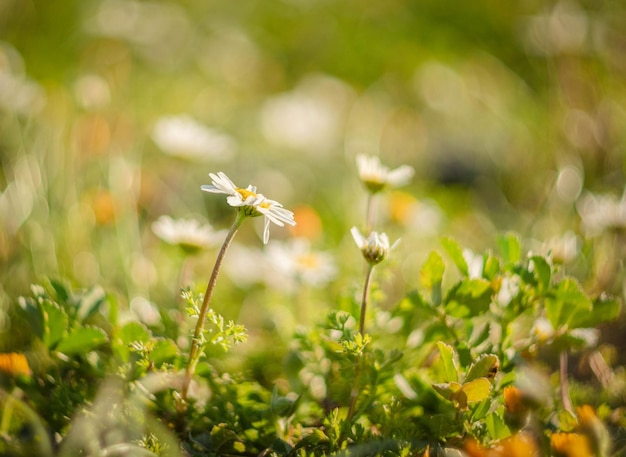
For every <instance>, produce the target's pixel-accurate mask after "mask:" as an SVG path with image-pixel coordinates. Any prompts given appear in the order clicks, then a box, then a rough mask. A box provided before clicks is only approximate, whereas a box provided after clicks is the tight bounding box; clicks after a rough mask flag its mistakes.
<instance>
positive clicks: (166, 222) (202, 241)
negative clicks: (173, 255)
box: [152, 216, 226, 253]
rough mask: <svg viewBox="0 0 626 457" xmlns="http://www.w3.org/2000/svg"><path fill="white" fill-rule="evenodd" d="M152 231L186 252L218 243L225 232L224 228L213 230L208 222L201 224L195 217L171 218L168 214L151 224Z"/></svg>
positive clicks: (196, 250)
mask: <svg viewBox="0 0 626 457" xmlns="http://www.w3.org/2000/svg"><path fill="white" fill-rule="evenodd" d="M152 231H153V232H154V233H155V235H157V236H158V237H159V238H161V239H162V240H163V241H165V242H166V243H169V244H173V245H177V246H180V247H181V248H182V249H183V250H184V251H185V252H188V253H194V252H198V251H200V250H202V249H207V248H209V247H212V246H214V245H216V244H218V243H220V242H221V241H222V239H223V238H224V236H225V233H226V231H225V230H219V231H215V230H214V229H213V227H211V225H210V224H204V225H201V224H200V223H199V222H198V221H197V220H195V219H172V218H171V217H170V216H161V217H159V219H157V220H156V221H155V222H154V223H153V224H152Z"/></svg>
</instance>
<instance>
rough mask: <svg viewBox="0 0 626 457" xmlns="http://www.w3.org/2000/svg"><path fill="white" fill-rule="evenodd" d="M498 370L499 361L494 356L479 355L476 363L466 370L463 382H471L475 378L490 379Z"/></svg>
mask: <svg viewBox="0 0 626 457" xmlns="http://www.w3.org/2000/svg"><path fill="white" fill-rule="evenodd" d="M499 369H500V360H499V359H498V356H497V355H495V354H484V355H481V356H480V357H479V358H478V359H477V360H476V362H474V363H472V365H471V366H470V367H469V369H468V370H467V374H466V375H465V382H469V381H473V380H474V379H477V378H489V379H492V378H493V377H494V376H495V375H496V373H497V372H498V370H499Z"/></svg>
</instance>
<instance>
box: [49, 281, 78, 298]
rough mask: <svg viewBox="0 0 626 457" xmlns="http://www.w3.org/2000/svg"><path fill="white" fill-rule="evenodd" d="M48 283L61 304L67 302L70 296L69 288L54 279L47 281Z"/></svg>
mask: <svg viewBox="0 0 626 457" xmlns="http://www.w3.org/2000/svg"><path fill="white" fill-rule="evenodd" d="M49 281H50V285H51V286H52V288H53V289H54V292H55V293H56V296H57V297H58V299H59V300H60V301H62V302H67V301H68V300H69V299H70V297H71V296H72V293H71V291H70V288H69V286H67V285H66V284H64V283H63V282H61V281H57V280H56V279H49Z"/></svg>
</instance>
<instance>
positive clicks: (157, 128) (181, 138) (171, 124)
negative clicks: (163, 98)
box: [151, 114, 236, 161]
mask: <svg viewBox="0 0 626 457" xmlns="http://www.w3.org/2000/svg"><path fill="white" fill-rule="evenodd" d="M151 137H152V140H153V141H154V142H155V143H156V145H157V146H158V147H159V148H161V149H162V150H163V152H165V153H166V154H170V155H173V156H177V157H182V158H186V159H197V160H219V161H225V160H229V159H230V158H231V157H232V156H233V155H234V153H235V149H236V144H235V140H234V139H233V138H232V137H231V136H230V135H227V134H225V133H222V132H220V131H218V130H216V129H212V128H209V127H206V126H204V125H203V124H200V123H199V122H198V121H196V120H195V119H194V118H192V117H191V116H189V115H187V114H181V115H178V116H166V117H162V118H160V119H159V120H158V121H157V122H156V123H155V125H154V128H153V129H152V133H151Z"/></svg>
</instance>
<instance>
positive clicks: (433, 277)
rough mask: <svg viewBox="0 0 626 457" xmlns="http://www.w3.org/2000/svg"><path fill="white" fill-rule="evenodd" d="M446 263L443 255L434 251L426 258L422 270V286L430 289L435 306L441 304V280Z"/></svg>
mask: <svg viewBox="0 0 626 457" xmlns="http://www.w3.org/2000/svg"><path fill="white" fill-rule="evenodd" d="M444 271H445V265H444V263H443V259H442V258H441V255H439V254H438V253H437V252H435V251H433V252H431V253H430V255H429V256H428V259H426V262H425V263H424V265H423V266H422V269H421V271H420V282H421V284H422V286H424V287H425V288H426V289H428V290H429V291H430V294H431V301H432V304H433V305H434V306H438V305H439V304H441V281H442V280H443V273H444Z"/></svg>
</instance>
